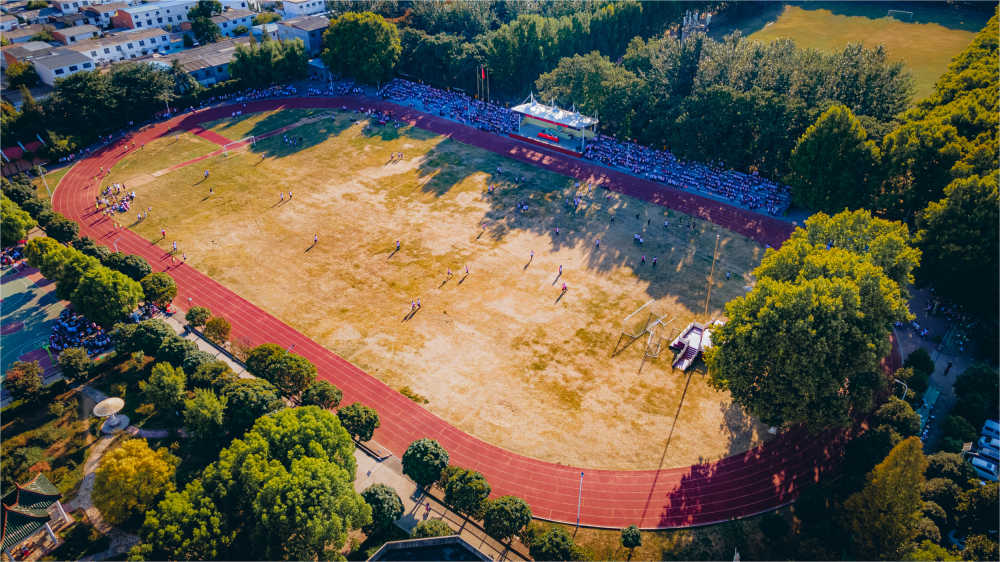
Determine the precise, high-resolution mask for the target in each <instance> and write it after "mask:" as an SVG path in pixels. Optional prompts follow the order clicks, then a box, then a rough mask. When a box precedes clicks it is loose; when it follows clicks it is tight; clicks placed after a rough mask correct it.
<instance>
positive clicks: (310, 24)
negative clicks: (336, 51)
mask: <svg viewBox="0 0 1000 562" xmlns="http://www.w3.org/2000/svg"><path fill="white" fill-rule="evenodd" d="M277 25H278V38H279V39H281V40H285V41H287V40H289V39H301V40H302V43H304V44H305V46H306V53H308V54H309V56H315V55H318V54H319V53H320V51H322V50H323V32H324V31H326V28H327V27H330V19H329V18H327V17H326V16H305V17H300V18H292V19H289V20H281V21H279V22H277Z"/></svg>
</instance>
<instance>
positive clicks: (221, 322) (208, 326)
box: [205, 316, 230, 345]
mask: <svg viewBox="0 0 1000 562" xmlns="http://www.w3.org/2000/svg"><path fill="white" fill-rule="evenodd" d="M229 330H230V326H229V321H228V320H226V319H225V318H223V317H221V316H213V317H211V318H209V319H208V322H205V337H206V338H208V339H209V340H211V341H213V342H215V343H217V344H219V345H222V344H224V343H226V340H228V339H229Z"/></svg>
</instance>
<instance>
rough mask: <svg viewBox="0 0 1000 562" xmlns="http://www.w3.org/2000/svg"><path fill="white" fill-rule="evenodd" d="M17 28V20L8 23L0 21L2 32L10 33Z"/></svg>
mask: <svg viewBox="0 0 1000 562" xmlns="http://www.w3.org/2000/svg"><path fill="white" fill-rule="evenodd" d="M15 27H17V19H16V18H14V19H10V20H6V21H0V31H10V30H12V29H14V28H15Z"/></svg>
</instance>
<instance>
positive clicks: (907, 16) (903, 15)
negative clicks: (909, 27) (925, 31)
mask: <svg viewBox="0 0 1000 562" xmlns="http://www.w3.org/2000/svg"><path fill="white" fill-rule="evenodd" d="M886 15H887V16H888V17H890V18H895V19H898V20H900V21H913V12H908V11H906V10H889V11H888V12H887V13H886Z"/></svg>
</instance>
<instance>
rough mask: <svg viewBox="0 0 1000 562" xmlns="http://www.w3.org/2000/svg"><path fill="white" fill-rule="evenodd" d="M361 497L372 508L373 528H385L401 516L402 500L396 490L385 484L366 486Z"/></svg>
mask: <svg viewBox="0 0 1000 562" xmlns="http://www.w3.org/2000/svg"><path fill="white" fill-rule="evenodd" d="M361 497H362V498H364V500H365V503H367V504H368V505H369V506H370V507H371V508H372V528H373V529H385V528H387V527H389V525H392V524H393V522H395V521H396V520H397V519H399V518H400V517H402V516H403V500H401V499H399V494H397V493H396V490H393V489H392V488H390V487H389V486H386V485H385V484H372V485H371V486H368V487H367V488H365V490H364V491H363V492H361Z"/></svg>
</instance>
